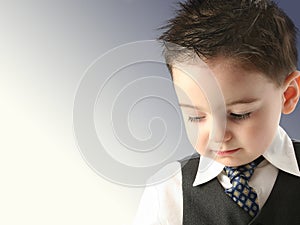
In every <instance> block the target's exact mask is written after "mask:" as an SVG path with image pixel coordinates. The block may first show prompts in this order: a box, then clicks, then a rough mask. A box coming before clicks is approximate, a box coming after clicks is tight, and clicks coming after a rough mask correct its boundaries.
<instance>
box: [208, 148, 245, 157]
mask: <svg viewBox="0 0 300 225" xmlns="http://www.w3.org/2000/svg"><path fill="white" fill-rule="evenodd" d="M239 150H240V148H236V149H231V150H223V151H214V152H215V154H216V155H218V156H229V155H232V154H234V153H236V152H238V151H239Z"/></svg>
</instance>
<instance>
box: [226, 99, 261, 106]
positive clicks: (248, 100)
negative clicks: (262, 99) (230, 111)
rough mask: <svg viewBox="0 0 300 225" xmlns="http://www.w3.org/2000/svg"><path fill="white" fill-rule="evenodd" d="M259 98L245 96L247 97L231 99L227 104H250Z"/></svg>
mask: <svg viewBox="0 0 300 225" xmlns="http://www.w3.org/2000/svg"><path fill="white" fill-rule="evenodd" d="M258 101H259V99H258V98H245V99H238V100H235V101H231V102H229V103H227V104H226V105H227V106H232V105H239V104H250V103H254V102H258Z"/></svg>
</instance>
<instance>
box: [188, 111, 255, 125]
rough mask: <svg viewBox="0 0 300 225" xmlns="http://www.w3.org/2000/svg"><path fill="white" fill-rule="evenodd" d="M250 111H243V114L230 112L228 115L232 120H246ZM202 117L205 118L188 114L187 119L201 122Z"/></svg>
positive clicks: (203, 117) (192, 121)
mask: <svg viewBox="0 0 300 225" xmlns="http://www.w3.org/2000/svg"><path fill="white" fill-rule="evenodd" d="M250 116H251V112H248V113H244V114H236V113H230V117H231V118H232V119H234V120H246V119H248V118H250ZM203 119H205V116H195V117H192V116H189V118H188V121H189V122H191V123H196V122H201V121H202V120H203Z"/></svg>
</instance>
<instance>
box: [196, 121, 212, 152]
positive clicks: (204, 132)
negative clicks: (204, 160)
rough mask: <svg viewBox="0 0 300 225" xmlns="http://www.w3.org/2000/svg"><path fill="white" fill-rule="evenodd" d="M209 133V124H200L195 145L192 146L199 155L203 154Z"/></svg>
mask: <svg viewBox="0 0 300 225" xmlns="http://www.w3.org/2000/svg"><path fill="white" fill-rule="evenodd" d="M209 134H210V129H209V126H208V125H206V126H201V128H200V132H199V135H198V139H197V141H196V145H195V146H194V148H195V150H196V151H197V152H198V153H199V154H200V155H205V152H206V150H207V146H208V141H209Z"/></svg>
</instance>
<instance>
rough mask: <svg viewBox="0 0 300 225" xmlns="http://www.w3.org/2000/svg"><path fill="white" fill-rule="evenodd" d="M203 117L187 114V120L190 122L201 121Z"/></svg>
mask: <svg viewBox="0 0 300 225" xmlns="http://www.w3.org/2000/svg"><path fill="white" fill-rule="evenodd" d="M203 119H205V116H194V117H193V116H189V119H188V121H190V122H200V121H202V120H203Z"/></svg>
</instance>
